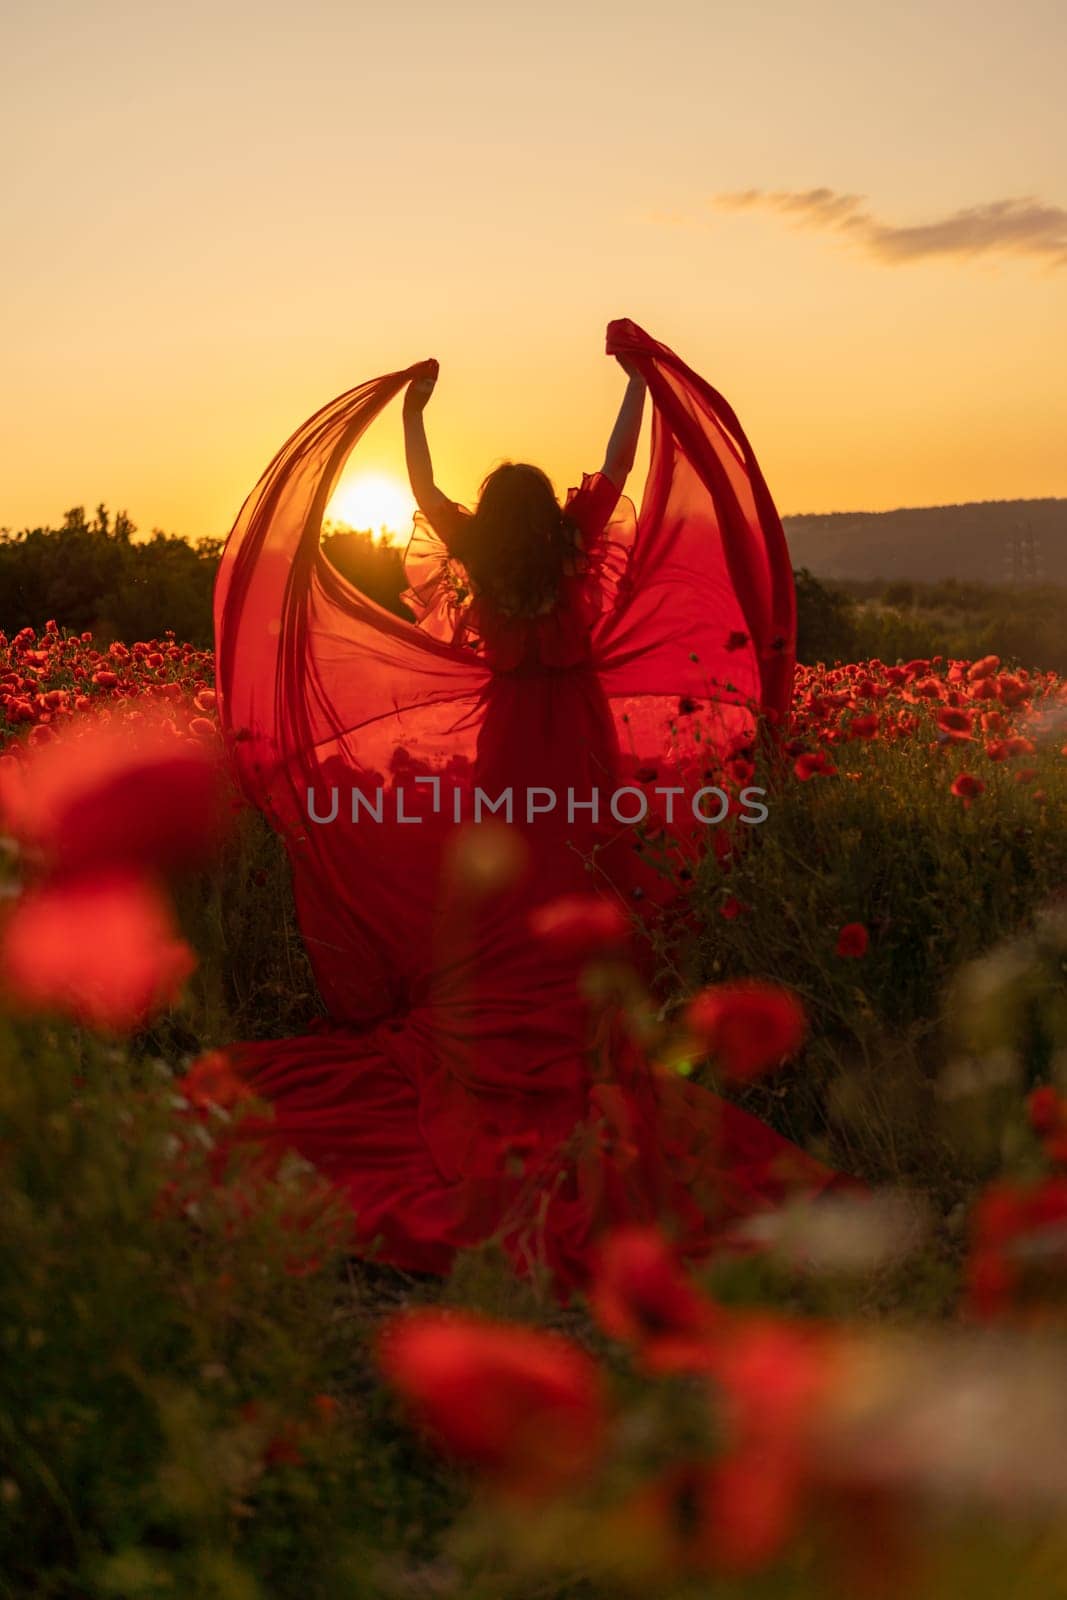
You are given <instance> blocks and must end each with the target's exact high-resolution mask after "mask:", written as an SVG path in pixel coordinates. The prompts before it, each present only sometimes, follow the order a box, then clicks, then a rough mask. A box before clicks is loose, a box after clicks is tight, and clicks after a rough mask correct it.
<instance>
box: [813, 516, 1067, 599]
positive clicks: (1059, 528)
mask: <svg viewBox="0 0 1067 1600" xmlns="http://www.w3.org/2000/svg"><path fill="white" fill-rule="evenodd" d="M782 520H783V522H784V524H785V531H786V536H787V538H788V540H789V549H790V551H791V553H792V557H793V565H794V567H807V568H808V569H809V571H810V572H812V573H814V575H815V576H816V577H817V578H848V579H862V578H893V579H896V578H911V579H914V580H915V581H917V582H928V583H937V582H939V581H941V580H942V579H945V578H958V579H960V580H962V581H970V582H979V583H1020V582H1022V583H1033V582H1037V583H1040V582H1045V583H1057V584H1067V500H1051V499H1050V500H980V501H975V502H974V503H973V504H970V505H960V506H916V507H910V508H905V509H903V510H900V511H836V512H833V513H831V514H830V515H827V516H815V515H808V516H798V517H784V518H783V519H782Z"/></svg>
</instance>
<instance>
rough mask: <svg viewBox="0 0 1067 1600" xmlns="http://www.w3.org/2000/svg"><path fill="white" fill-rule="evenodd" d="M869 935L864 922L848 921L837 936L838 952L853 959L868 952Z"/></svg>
mask: <svg viewBox="0 0 1067 1600" xmlns="http://www.w3.org/2000/svg"><path fill="white" fill-rule="evenodd" d="M868 943H869V936H868V933H867V929H866V928H865V927H864V926H863V923H862V922H846V923H845V926H844V927H843V928H842V929H841V932H840V933H839V934H838V936H837V953H838V955H839V956H847V957H850V958H853V959H856V958H858V957H859V956H865V955H866V954H867V945H868Z"/></svg>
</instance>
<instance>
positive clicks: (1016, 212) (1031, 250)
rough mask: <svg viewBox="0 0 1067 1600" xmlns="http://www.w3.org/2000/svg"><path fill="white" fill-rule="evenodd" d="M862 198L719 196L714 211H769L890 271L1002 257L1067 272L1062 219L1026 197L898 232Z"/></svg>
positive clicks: (1066, 217)
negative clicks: (933, 261) (855, 247)
mask: <svg viewBox="0 0 1067 1600" xmlns="http://www.w3.org/2000/svg"><path fill="white" fill-rule="evenodd" d="M863 200H864V196H863V195H858V194H838V193H837V191H836V190H834V189H779V190H769V189H743V190H741V191H740V192H739V193H736V194H720V195H716V196H715V197H714V201H713V204H714V205H716V206H718V207H719V208H720V209H722V210H728V211H751V210H761V211H774V212H777V213H778V214H779V215H780V216H783V217H785V218H787V219H788V220H790V221H792V222H793V223H794V224H795V225H796V226H797V227H801V228H825V229H830V230H832V231H833V232H836V233H839V234H841V235H843V236H845V237H846V238H848V239H850V240H853V241H855V242H857V243H858V244H860V245H861V246H862V247H863V249H865V250H866V251H867V253H868V254H869V255H872V256H874V257H875V258H876V259H877V260H879V261H884V262H888V263H889V264H890V265H893V266H896V265H899V264H900V263H901V262H906V261H922V260H926V259H929V258H930V257H933V256H956V257H958V258H963V259H970V258H973V257H975V256H984V255H993V254H1004V255H1021V256H1031V257H1035V258H1037V259H1039V260H1044V261H1048V262H1050V263H1051V265H1052V266H1054V267H1064V266H1067V211H1065V210H1064V209H1063V207H1062V206H1050V205H1044V204H1043V203H1042V202H1041V201H1040V200H1037V199H1035V198H1034V197H1033V196H1032V195H1031V196H1023V197H1021V198H1018V199H1013V200H990V201H987V202H986V203H985V204H984V205H978V206H968V207H966V208H965V209H964V210H961V211H953V212H950V213H949V215H948V216H944V217H938V218H935V219H934V220H933V221H932V222H921V223H913V224H911V225H909V226H900V225H898V224H895V223H891V222H885V221H883V220H882V219H881V218H880V217H877V216H875V215H874V213H873V212H871V211H868V210H865V209H864V207H863Z"/></svg>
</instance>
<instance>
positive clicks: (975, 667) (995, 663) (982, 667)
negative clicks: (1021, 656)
mask: <svg viewBox="0 0 1067 1600" xmlns="http://www.w3.org/2000/svg"><path fill="white" fill-rule="evenodd" d="M999 671H1000V657H999V656H983V657H982V659H981V660H980V661H975V662H973V663H972V665H971V667H970V669H969V670H968V673H967V677H968V678H969V680H970V681H971V683H976V682H977V681H978V680H979V679H981V678H990V677H992V676H993V674H994V673H995V672H999Z"/></svg>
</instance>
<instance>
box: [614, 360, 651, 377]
mask: <svg viewBox="0 0 1067 1600" xmlns="http://www.w3.org/2000/svg"><path fill="white" fill-rule="evenodd" d="M615 360H616V361H617V362H618V363H619V366H620V367H621V368H622V370H623V371H624V372H625V374H626V376H627V377H628V378H629V379H630V381H631V383H634V382H636V383H644V381H645V378H644V374H643V373H642V372H641V371H639V369H638V366H637V363H636V362H635V361H634V359H633V357H632V356H616V357H615Z"/></svg>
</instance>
